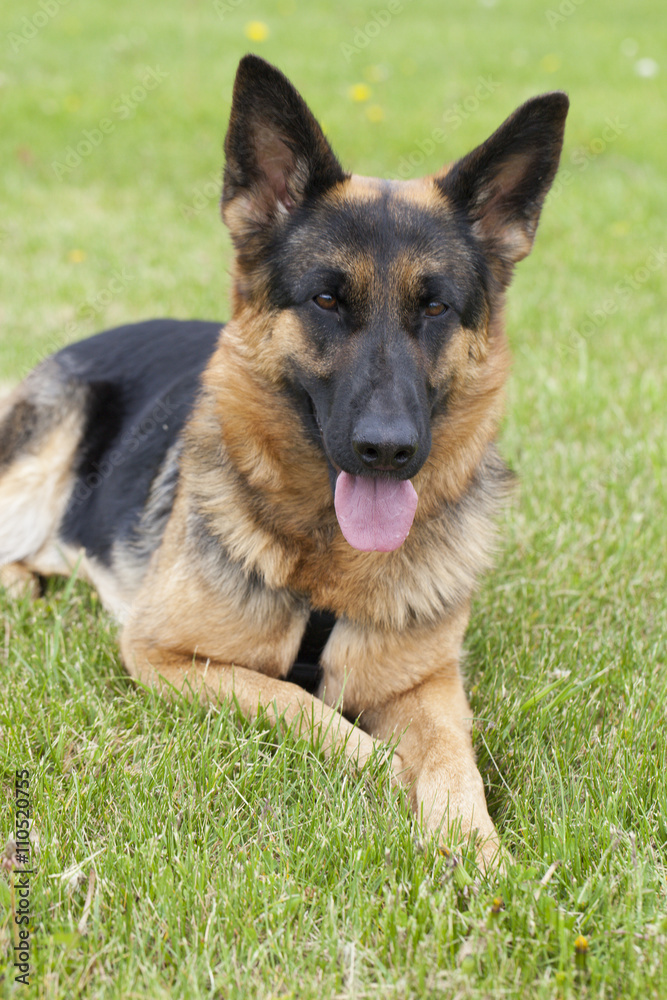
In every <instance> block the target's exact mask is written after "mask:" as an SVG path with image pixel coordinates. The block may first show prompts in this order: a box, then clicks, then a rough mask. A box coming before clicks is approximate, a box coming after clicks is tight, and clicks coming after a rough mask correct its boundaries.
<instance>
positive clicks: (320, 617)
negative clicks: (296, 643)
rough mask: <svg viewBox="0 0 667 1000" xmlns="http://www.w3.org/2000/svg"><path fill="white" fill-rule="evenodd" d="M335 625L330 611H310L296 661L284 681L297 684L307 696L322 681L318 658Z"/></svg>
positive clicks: (333, 616) (315, 689)
mask: <svg viewBox="0 0 667 1000" xmlns="http://www.w3.org/2000/svg"><path fill="white" fill-rule="evenodd" d="M335 624H336V616H335V615H334V614H332V613H331V612H330V611H311V613H310V618H309V619H308V624H307V625H306V631H305V632H304V634H303V639H302V640H301V646H300V647H299V652H298V653H297V657H296V660H295V661H294V663H293V664H292V667H291V669H290V672H289V674H288V675H287V677H286V678H285V680H288V681H291V682H292V683H293V684H298V685H299V687H302V688H304V689H305V690H306V691H308V693H309V694H314V693H315V692H316V691H317V688H318V686H319V683H320V680H321V679H322V668H321V666H320V656H321V655H322V650H323V649H324V647H325V646H326V644H327V639H328V638H329V636H330V635H331V632H332V630H333V627H334V625H335Z"/></svg>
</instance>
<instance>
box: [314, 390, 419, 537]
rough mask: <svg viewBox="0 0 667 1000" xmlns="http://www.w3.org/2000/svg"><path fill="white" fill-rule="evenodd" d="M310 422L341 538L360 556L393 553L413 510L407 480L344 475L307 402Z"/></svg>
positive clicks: (414, 500)
mask: <svg viewBox="0 0 667 1000" xmlns="http://www.w3.org/2000/svg"><path fill="white" fill-rule="evenodd" d="M309 403H310V412H311V416H312V419H313V421H314V423H315V425H316V427H317V431H318V433H319V441H320V445H321V447H322V450H323V452H324V454H325V456H326V459H327V463H328V465H329V470H330V477H331V486H332V490H333V494H334V509H335V511H336V518H337V519H338V524H339V527H340V530H341V532H342V533H343V538H344V539H345V541H346V542H347V543H348V545H351V546H352V548H353V549H358V550H359V551H361V552H393V551H394V550H395V549H397V548H399V547H400V546H401V545H402V544H403V542H404V541H405V539H406V538H407V537H408V534H409V532H410V528H411V527H412V522H413V520H414V517H415V512H416V510H417V501H418V497H417V493H416V491H415V488H414V486H413V485H412V483H411V482H410V480H409V479H395V478H392V477H391V475H387V474H386V472H380V471H378V472H377V473H368V474H366V475H363V476H360V475H354V474H353V473H350V472H345V470H344V469H341V468H340V466H338V465H337V464H336V463H335V462H333V461H332V459H331V457H330V456H329V453H328V451H327V448H326V444H325V440H324V430H323V429H322V424H321V423H320V419H319V417H318V415H317V409H316V408H315V405H314V404H313V402H312V400H311V399H309Z"/></svg>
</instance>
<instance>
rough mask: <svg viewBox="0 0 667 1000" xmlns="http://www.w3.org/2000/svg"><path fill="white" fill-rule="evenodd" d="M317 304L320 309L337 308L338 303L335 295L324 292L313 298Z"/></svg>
mask: <svg viewBox="0 0 667 1000" xmlns="http://www.w3.org/2000/svg"><path fill="white" fill-rule="evenodd" d="M313 302H314V303H315V305H318V306H319V307H320V309H329V310H331V309H335V308H336V306H337V305H338V302H337V300H336V296H335V295H329V293H328V292H322V293H321V294H320V295H316V296H315V298H314V299H313Z"/></svg>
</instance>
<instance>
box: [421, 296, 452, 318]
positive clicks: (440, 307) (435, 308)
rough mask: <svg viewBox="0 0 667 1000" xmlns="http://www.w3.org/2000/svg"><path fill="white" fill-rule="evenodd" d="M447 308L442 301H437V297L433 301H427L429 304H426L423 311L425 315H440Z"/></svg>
mask: <svg viewBox="0 0 667 1000" xmlns="http://www.w3.org/2000/svg"><path fill="white" fill-rule="evenodd" d="M447 309H448V306H446V305H445V303H444V302H438V301H437V299H434V300H433V302H429V304H428V305H427V306H426V309H424V313H425V314H426V315H427V316H442V314H443V313H444V312H446V311H447Z"/></svg>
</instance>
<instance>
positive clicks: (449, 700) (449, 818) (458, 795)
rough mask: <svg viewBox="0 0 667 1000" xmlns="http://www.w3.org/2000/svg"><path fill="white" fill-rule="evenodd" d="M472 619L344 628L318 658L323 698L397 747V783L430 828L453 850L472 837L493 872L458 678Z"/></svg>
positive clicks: (464, 613)
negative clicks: (398, 627) (399, 763)
mask: <svg viewBox="0 0 667 1000" xmlns="http://www.w3.org/2000/svg"><path fill="white" fill-rule="evenodd" d="M467 621H468V608H467V607H462V608H461V609H460V610H459V611H458V612H455V613H453V614H452V615H450V616H449V617H448V618H447V619H446V620H444V621H442V622H440V623H438V624H434V625H425V626H421V627H417V626H413V627H408V628H406V629H402V630H398V631H394V630H392V629H386V628H372V627H369V626H368V625H362V624H358V623H355V622H352V621H350V620H346V619H342V620H340V621H339V622H338V623H337V625H336V627H335V629H334V631H333V633H332V635H331V637H330V639H329V642H328V644H327V647H326V649H325V651H324V654H323V658H322V660H323V666H324V680H323V689H322V696H323V698H324V699H325V700H326V701H327V702H328V703H329V704H330V705H332V704H337V703H339V702H340V701H341V700H342V705H343V711H344V712H345V713H346V714H347V715H348V716H349V717H352V718H356V717H360V723H361V725H362V727H363V728H364V729H365V730H366V732H368V733H370V734H371V735H372V736H373V737H375V738H377V739H381V740H385V741H396V740H400V742H399V744H398V754H399V756H400V758H401V761H402V767H401V769H400V770H399V771H397V776H398V778H399V780H400V781H401V782H403V783H404V784H405V786H406V787H407V788H408V790H409V793H410V796H411V799H412V804H413V807H414V810H415V812H416V814H417V815H418V816H419V817H420V818H421V819H422V821H423V823H424V825H425V827H426V829H427V830H429V831H431V832H436V831H437V832H438V833H439V835H440V837H441V840H442V842H443V844H445V845H448V846H450V847H451V846H453V845H454V844H456V843H457V842H458V843H461V842H463V841H466V840H467V839H468V838H469V837H470V835H471V834H472V833H473V831H475V830H476V831H477V835H478V847H477V849H478V852H479V854H480V855H481V858H482V860H483V862H484V864H485V865H486V866H487V867H492V866H493V864H494V859H495V857H496V855H497V854H498V851H499V842H498V836H497V833H496V830H495V827H494V825H493V823H492V821H491V818H490V816H489V813H488V811H487V808H486V801H485V796H484V785H483V782H482V778H481V775H480V773H479V771H478V769H477V765H476V763H475V755H474V751H473V746H472V737H471V730H472V725H471V723H472V713H471V710H470V706H469V704H468V700H467V698H466V695H465V692H464V690H463V683H462V679H461V673H460V670H459V658H460V648H461V642H462V640H463V635H464V633H465V628H466V625H467Z"/></svg>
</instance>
